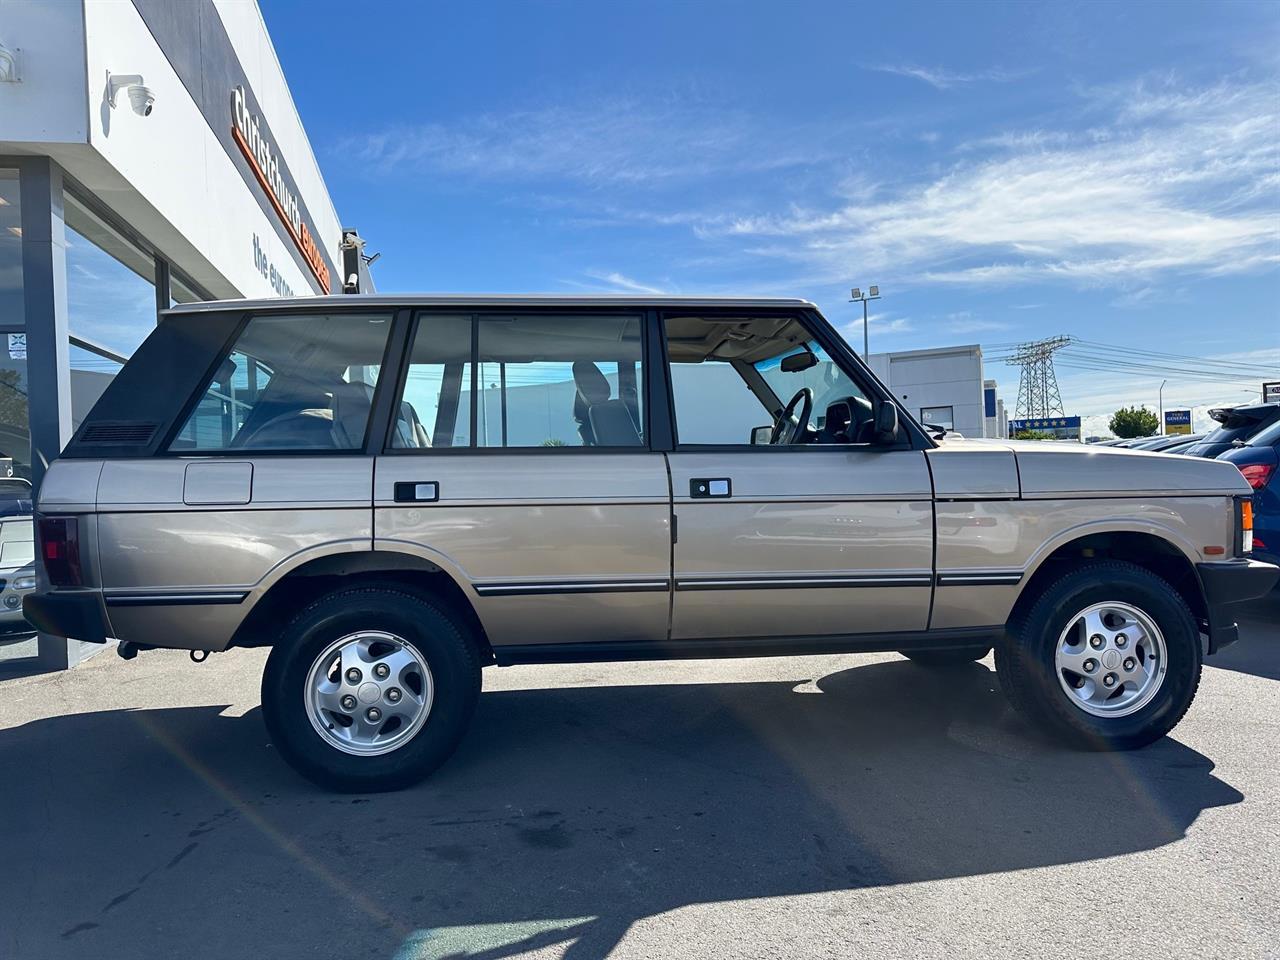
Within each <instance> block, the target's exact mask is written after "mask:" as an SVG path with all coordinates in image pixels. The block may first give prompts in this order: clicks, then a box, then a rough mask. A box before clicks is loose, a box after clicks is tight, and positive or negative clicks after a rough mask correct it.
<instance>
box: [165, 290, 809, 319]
mask: <svg viewBox="0 0 1280 960" xmlns="http://www.w3.org/2000/svg"><path fill="white" fill-rule="evenodd" d="M362 306H371V307H473V308H481V307H501V308H507V307H648V306H653V307H662V308H664V309H670V308H672V307H675V308H683V307H689V308H694V309H708V308H725V307H728V308H731V309H732V308H737V307H743V308H753V309H775V310H776V309H791V310H797V309H808V310H816V309H817V307H815V306H814V304H813V303H811V302H810V301H808V300H800V299H793V298H786V297H699V296H688V297H686V296H670V295H654V294H646V295H639V294H613V293H601V294H596V293H592V294H572V295H565V294H553V293H547V294H524V293H519V294H516V293H493V294H473V293H358V294H329V295H327V296H317V297H271V298H268V299H262V300H201V301H197V302H195V303H180V304H177V305H176V306H173V307H170V308H169V309H168V310H165V311H163V312H164V313H165V314H185V313H208V312H212V311H215V310H288V309H297V308H304V309H309V310H325V309H331V308H337V307H344V308H350V307H356V308H359V307H362Z"/></svg>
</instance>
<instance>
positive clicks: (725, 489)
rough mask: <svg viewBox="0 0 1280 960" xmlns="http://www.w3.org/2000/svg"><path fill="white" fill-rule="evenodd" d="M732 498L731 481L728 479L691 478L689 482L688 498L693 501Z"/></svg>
mask: <svg viewBox="0 0 1280 960" xmlns="http://www.w3.org/2000/svg"><path fill="white" fill-rule="evenodd" d="M731 496H733V481H732V480H730V479H729V478H728V477H693V478H692V479H691V480H690V481H689V497H690V498H691V499H693V500H727V499H728V498H729V497H731Z"/></svg>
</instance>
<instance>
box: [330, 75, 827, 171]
mask: <svg viewBox="0 0 1280 960" xmlns="http://www.w3.org/2000/svg"><path fill="white" fill-rule="evenodd" d="M756 133H757V131H756V129H755V126H754V124H753V123H752V121H751V118H750V117H749V116H748V115H746V114H745V113H743V112H741V111H736V110H731V109H711V108H709V107H708V106H707V105H705V104H703V103H700V102H699V101H698V100H697V99H696V98H679V97H668V98H665V99H658V100H652V99H650V100H641V99H634V98H600V99H588V100H584V101H581V102H578V103H566V104H559V105H555V106H549V107H541V108H535V109H524V110H512V111H509V112H506V113H494V114H483V115H478V116H472V117H466V118H462V119H460V120H458V121H456V122H454V123H451V124H446V123H424V124H402V125H398V126H395V127H393V128H390V129H387V130H383V131H380V132H377V133H370V134H363V135H359V136H354V137H351V138H348V140H347V141H345V142H344V143H343V144H341V145H340V147H339V152H340V153H342V154H343V155H346V156H351V157H354V158H355V159H356V160H358V161H359V162H360V163H362V164H366V165H368V166H369V167H371V168H372V169H374V170H376V171H380V172H383V173H385V172H388V171H390V170H392V169H395V168H402V167H403V168H409V169H415V170H423V171H428V172H431V173H434V174H437V175H441V176H446V177H454V178H459V179H471V180H481V181H495V180H506V181H514V182H527V181H539V180H553V181H573V182H577V183H585V184H588V185H594V186H605V185H612V186H618V185H632V186H650V187H651V186H653V185H655V184H657V183H661V182H664V181H688V180H693V179H698V178H703V177H709V176H713V175H718V174H723V173H724V172H726V171H733V172H739V173H741V172H767V171H771V170H780V169H783V168H786V167H789V166H794V165H799V164H807V163H812V162H814V160H815V159H816V156H815V150H814V145H813V143H812V142H809V143H808V144H803V145H802V144H799V143H797V142H796V141H795V140H794V139H792V138H769V139H766V140H760V139H757V138H756V137H755V134H756Z"/></svg>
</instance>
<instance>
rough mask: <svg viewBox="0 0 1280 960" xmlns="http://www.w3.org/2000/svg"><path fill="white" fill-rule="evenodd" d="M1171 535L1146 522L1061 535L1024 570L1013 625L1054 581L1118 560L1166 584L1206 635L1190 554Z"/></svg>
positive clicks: (1199, 588) (1200, 590) (1201, 597)
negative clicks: (1091, 565)
mask: <svg viewBox="0 0 1280 960" xmlns="http://www.w3.org/2000/svg"><path fill="white" fill-rule="evenodd" d="M1188 549H1189V548H1188V546H1187V545H1186V544H1184V543H1182V542H1181V538H1179V537H1177V536H1175V535H1171V534H1170V531H1166V530H1163V529H1153V528H1152V527H1151V525H1147V524H1132V525H1111V526H1107V527H1101V528H1094V529H1087V530H1080V529H1076V530H1074V531H1070V532H1069V533H1068V534H1066V535H1064V536H1063V537H1062V538H1061V539H1060V541H1059V542H1057V543H1051V544H1046V545H1045V548H1044V549H1043V550H1042V551H1041V553H1040V554H1039V556H1038V557H1037V558H1036V560H1035V562H1034V563H1033V564H1031V565H1029V566H1028V568H1027V573H1026V576H1025V578H1024V580H1023V587H1022V590H1021V591H1020V592H1019V594H1018V599H1017V600H1016V601H1015V602H1014V605H1013V609H1012V610H1011V611H1010V615H1009V621H1010V622H1013V621H1014V620H1016V619H1017V618H1018V617H1019V616H1020V614H1022V613H1023V612H1024V611H1025V610H1026V609H1027V608H1028V607H1029V606H1030V605H1031V604H1032V603H1034V602H1035V600H1036V598H1037V597H1039V595H1040V594H1041V593H1042V592H1043V591H1044V590H1045V589H1046V588H1047V587H1048V586H1049V585H1050V584H1052V583H1053V582H1054V581H1056V580H1057V579H1058V578H1060V577H1061V576H1063V575H1064V574H1066V573H1069V572H1070V571H1072V570H1075V569H1079V568H1080V567H1082V566H1084V565H1086V564H1088V563H1090V562H1093V561H1098V560H1123V561H1125V562H1128V563H1132V564H1134V565H1135V566H1138V567H1141V568H1143V569H1144V570H1147V571H1149V572H1151V573H1154V574H1155V575H1156V576H1158V577H1160V578H1162V579H1163V580H1165V581H1167V582H1168V583H1169V584H1170V585H1171V586H1172V587H1173V588H1174V589H1175V590H1177V592H1178V594H1179V595H1180V596H1181V597H1182V599H1183V601H1185V603H1186V604H1187V607H1188V608H1190V610H1191V613H1192V616H1194V617H1195V618H1196V623H1197V624H1198V625H1199V627H1200V629H1201V631H1202V632H1204V633H1206V634H1207V633H1209V611H1208V605H1207V603H1206V602H1205V596H1204V587H1203V586H1202V584H1201V582H1200V575H1199V573H1198V572H1197V571H1196V566H1195V562H1194V560H1193V559H1192V557H1193V556H1194V554H1189V552H1188Z"/></svg>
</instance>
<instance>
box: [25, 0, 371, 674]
mask: <svg viewBox="0 0 1280 960" xmlns="http://www.w3.org/2000/svg"><path fill="white" fill-rule="evenodd" d="M357 288H363V289H365V290H367V289H369V288H370V286H369V279H368V272H367V269H366V268H365V266H364V261H363V259H362V258H361V256H360V241H359V238H358V236H357V235H356V234H355V231H351V230H344V228H343V224H342V221H341V220H340V219H339V217H338V213H337V211H336V210H335V209H334V205H333V201H332V200H331V199H330V197H329V193H328V190H327V189H326V187H325V183H324V178H323V177H322V176H321V173H320V168H319V165H318V164H317V163H316V158H315V156H314V154H313V152H312V149H311V145H310V143H309V142H308V140H307V135H306V132H305V130H304V129H303V126H302V122H301V120H300V119H299V117H298V111H297V109H296V108H295V106H294V103H293V99H292V97H291V95H290V93H289V87H288V85H287V83H286V82H285V77H284V74H283V72H282V71H281V68H280V63H279V61H278V60H277V58H276V54H275V50H274V48H273V46H272V43H271V39H270V37H269V36H268V35H267V30H266V27H265V25H264V23H263V20H262V16H261V14H260V12H259V10H258V7H257V5H256V4H255V3H251V2H243V0H185V2H183V3H180V4H178V3H173V2H172V0H131V2H128V0H125V2H116V3H103V2H94V0H62V2H58V3H49V2H40V0H0V474H3V475H6V476H10V477H15V478H19V479H24V480H27V481H30V482H31V483H32V484H34V485H35V487H36V488H37V489H38V486H39V483H40V478H41V474H42V471H43V466H44V465H45V464H47V463H48V462H49V461H50V460H52V459H53V458H54V457H55V456H56V455H57V454H58V452H59V451H60V450H61V449H62V447H63V446H64V445H65V443H66V442H67V441H68V440H69V439H70V436H71V433H72V431H73V430H74V428H75V425H76V424H77V423H78V422H79V420H80V418H82V417H83V416H84V414H85V413H86V412H87V410H88V408H89V407H90V406H91V405H92V404H93V402H94V401H95V400H96V399H97V397H98V395H99V394H100V393H101V392H102V390H103V388H104V387H105V385H106V383H107V382H109V380H110V378H111V377H112V376H113V375H114V372H115V371H116V370H118V369H119V367H120V364H121V363H122V362H123V361H124V360H125V359H127V358H128V357H129V355H130V354H131V353H132V352H133V350H134V349H135V348H136V347H137V346H138V344H140V343H141V342H142V340H143V339H144V338H145V337H146V335H147V333H148V332H149V331H150V330H151V328H152V327H153V326H154V325H155V322H156V313H157V310H159V309H164V308H166V307H168V306H170V305H171V304H173V303H184V302H188V301H192V300H203V299H215V298H223V297H269V296H279V295H283V296H288V295H294V296H304V295H308V294H320V293H336V292H341V291H343V290H347V291H349V292H354V291H355V290H356V289H357ZM10 486H11V487H12V488H18V487H20V485H14V484H10ZM28 525H29V521H28ZM9 540H10V538H9V537H8V535H7V534H6V538H5V543H4V547H5V552H4V554H3V555H0V578H3V577H4V576H5V572H6V571H11V568H17V567H18V566H20V565H21V561H22V559H23V557H22V553H23V551H24V550H25V551H26V554H27V560H28V561H29V560H30V552H31V545H30V541H29V539H28V540H27V541H26V542H25V545H24V544H23V543H22V542H17V541H15V542H14V543H12V544H11V543H10V542H9ZM11 547H12V549H10V548H11ZM2 613H3V611H0V614H2ZM39 654H40V659H41V660H42V661H44V662H45V663H47V664H48V665H50V666H58V665H60V664H62V665H65V663H66V662H74V661H75V660H76V659H78V658H79V655H80V650H79V647H78V645H77V644H75V643H67V642H65V641H60V640H54V639H52V638H45V637H41V638H40V644H39Z"/></svg>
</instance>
